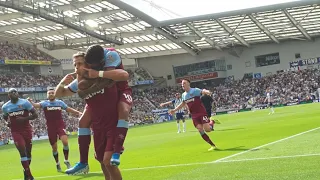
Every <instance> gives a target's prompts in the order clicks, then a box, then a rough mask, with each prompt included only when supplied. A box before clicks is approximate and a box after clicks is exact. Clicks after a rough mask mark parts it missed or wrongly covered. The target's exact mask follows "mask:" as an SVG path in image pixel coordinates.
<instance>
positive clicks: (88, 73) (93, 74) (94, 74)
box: [83, 68, 99, 79]
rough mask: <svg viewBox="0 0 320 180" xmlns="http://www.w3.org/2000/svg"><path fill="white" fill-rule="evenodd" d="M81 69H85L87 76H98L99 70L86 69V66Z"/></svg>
mask: <svg viewBox="0 0 320 180" xmlns="http://www.w3.org/2000/svg"><path fill="white" fill-rule="evenodd" d="M83 70H85V71H87V78H92V79H94V78H98V77H99V71H96V70H94V69H88V68H83Z"/></svg>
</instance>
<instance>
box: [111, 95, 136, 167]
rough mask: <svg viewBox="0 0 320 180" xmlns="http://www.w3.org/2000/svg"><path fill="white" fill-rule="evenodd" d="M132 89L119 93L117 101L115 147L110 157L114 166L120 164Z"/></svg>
mask: <svg viewBox="0 0 320 180" xmlns="http://www.w3.org/2000/svg"><path fill="white" fill-rule="evenodd" d="M131 94H132V91H127V92H123V93H122V94H120V99H119V103H118V118H119V120H118V124H117V131H116V136H115V143H114V144H115V148H114V153H113V155H112V158H111V164H112V165H114V166H119V165H120V154H121V151H123V144H124V141H125V139H126V136H127V132H128V128H129V114H130V111H131V107H132V97H131Z"/></svg>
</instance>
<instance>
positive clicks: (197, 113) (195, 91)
mask: <svg viewBox="0 0 320 180" xmlns="http://www.w3.org/2000/svg"><path fill="white" fill-rule="evenodd" d="M182 88H183V89H184V91H185V92H184V93H183V94H182V100H183V102H182V103H181V104H180V105H179V106H178V107H176V108H175V109H173V110H170V111H169V113H170V114H174V113H175V112H176V111H178V110H179V109H181V108H183V107H184V106H185V105H188V107H189V111H190V114H191V117H192V121H193V125H194V127H196V128H197V129H198V131H199V133H200V135H201V137H202V138H203V140H205V141H206V142H207V143H209V144H210V146H211V147H210V149H208V151H212V150H214V149H215V148H216V146H215V144H214V143H213V142H212V141H211V139H210V138H209V136H208V135H207V134H206V133H205V132H211V131H212V130H213V125H214V122H213V121H210V120H209V119H208V116H207V112H206V109H205V108H204V106H203V104H202V103H201V100H200V96H201V95H203V94H207V95H211V92H210V91H208V90H206V89H202V90H201V89H199V88H191V87H190V81H189V80H186V79H184V80H182Z"/></svg>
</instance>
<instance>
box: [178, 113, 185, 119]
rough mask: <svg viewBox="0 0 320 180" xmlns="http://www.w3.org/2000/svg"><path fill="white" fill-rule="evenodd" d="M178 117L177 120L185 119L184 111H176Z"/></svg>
mask: <svg viewBox="0 0 320 180" xmlns="http://www.w3.org/2000/svg"><path fill="white" fill-rule="evenodd" d="M176 119H177V120H184V116H183V113H176Z"/></svg>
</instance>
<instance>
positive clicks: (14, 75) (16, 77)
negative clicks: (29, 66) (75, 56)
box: [0, 71, 62, 88]
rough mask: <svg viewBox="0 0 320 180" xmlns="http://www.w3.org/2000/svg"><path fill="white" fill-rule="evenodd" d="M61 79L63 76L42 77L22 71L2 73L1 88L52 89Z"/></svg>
mask: <svg viewBox="0 0 320 180" xmlns="http://www.w3.org/2000/svg"><path fill="white" fill-rule="evenodd" d="M61 79H62V77H61V76H42V75H39V74H37V73H25V72H21V71H13V72H11V71H9V72H1V74H0V87H1V88H7V87H15V88H19V87H37V86H41V87H48V86H49V87H52V86H56V85H57V84H58V83H59V82H60V80H61Z"/></svg>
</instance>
